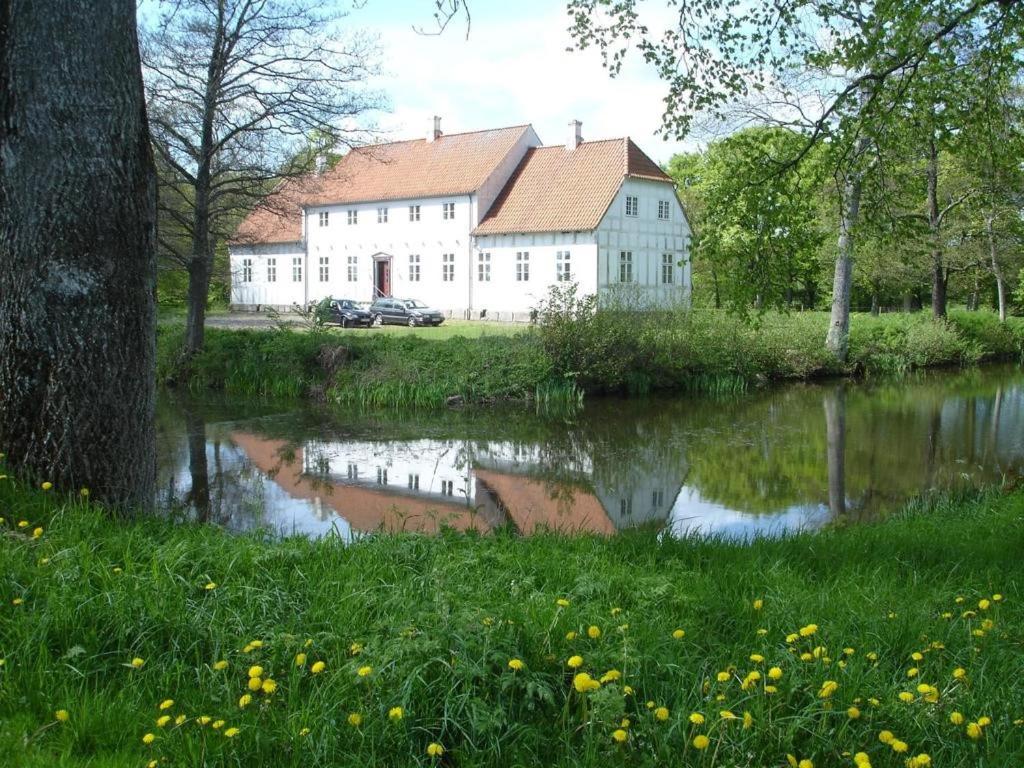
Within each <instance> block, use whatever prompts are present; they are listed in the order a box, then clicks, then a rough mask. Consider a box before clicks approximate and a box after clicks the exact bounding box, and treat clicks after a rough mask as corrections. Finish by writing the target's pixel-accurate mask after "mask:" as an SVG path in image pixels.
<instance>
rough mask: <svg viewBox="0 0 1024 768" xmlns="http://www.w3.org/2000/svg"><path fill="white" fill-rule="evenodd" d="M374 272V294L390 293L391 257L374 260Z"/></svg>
mask: <svg viewBox="0 0 1024 768" xmlns="http://www.w3.org/2000/svg"><path fill="white" fill-rule="evenodd" d="M375 266H376V274H375V278H376V279H375V280H374V286H373V287H374V294H375V295H376V296H390V295H391V259H377V261H376V262H375Z"/></svg>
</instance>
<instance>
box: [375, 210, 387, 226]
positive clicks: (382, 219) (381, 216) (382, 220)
mask: <svg viewBox="0 0 1024 768" xmlns="http://www.w3.org/2000/svg"><path fill="white" fill-rule="evenodd" d="M377 223H378V224H387V223H388V209H387V208H378V209H377Z"/></svg>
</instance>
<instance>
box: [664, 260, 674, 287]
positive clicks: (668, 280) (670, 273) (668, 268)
mask: <svg viewBox="0 0 1024 768" xmlns="http://www.w3.org/2000/svg"><path fill="white" fill-rule="evenodd" d="M675 281H676V257H675V256H673V255H672V254H671V253H663V254H661V284H662V285H673V284H674V283H675Z"/></svg>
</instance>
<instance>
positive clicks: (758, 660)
mask: <svg viewBox="0 0 1024 768" xmlns="http://www.w3.org/2000/svg"><path fill="white" fill-rule="evenodd" d="M750 660H751V661H752V662H754V663H755V664H763V663H764V656H762V655H761V654H760V653H752V654H750Z"/></svg>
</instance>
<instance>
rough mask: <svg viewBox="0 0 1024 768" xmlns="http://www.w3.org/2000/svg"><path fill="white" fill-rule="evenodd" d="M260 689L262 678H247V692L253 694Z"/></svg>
mask: <svg viewBox="0 0 1024 768" xmlns="http://www.w3.org/2000/svg"><path fill="white" fill-rule="evenodd" d="M262 687H263V678H262V677H250V678H249V690H250V691H252V692H253V693H255V692H256V691H258V690H259V689H260V688H262Z"/></svg>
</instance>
